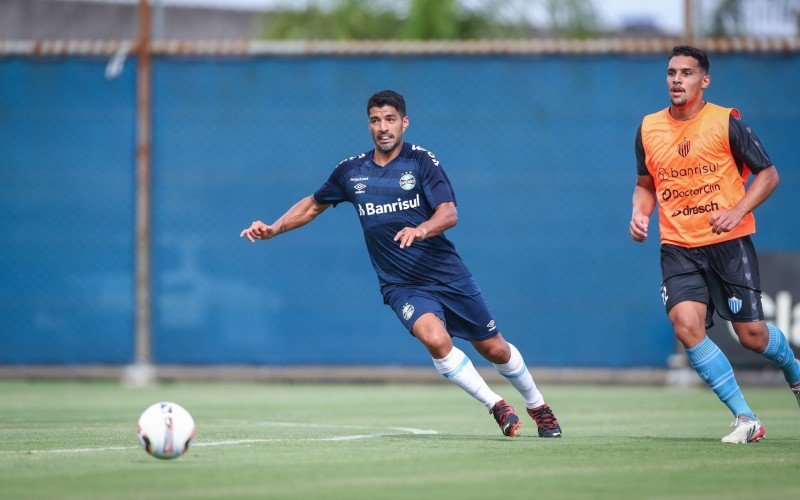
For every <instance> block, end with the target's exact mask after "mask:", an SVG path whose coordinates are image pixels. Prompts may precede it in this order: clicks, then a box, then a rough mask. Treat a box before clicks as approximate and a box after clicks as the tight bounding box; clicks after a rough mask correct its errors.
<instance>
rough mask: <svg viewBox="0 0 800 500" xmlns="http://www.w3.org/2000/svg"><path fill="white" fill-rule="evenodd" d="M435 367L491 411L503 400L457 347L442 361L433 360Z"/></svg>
mask: <svg viewBox="0 0 800 500" xmlns="http://www.w3.org/2000/svg"><path fill="white" fill-rule="evenodd" d="M433 366H435V367H436V370H437V371H438V372H439V373H441V374H442V375H443V376H444V377H445V378H446V379H448V380H450V381H451V382H453V383H454V384H456V385H457V386H459V387H461V388H462V389H464V390H465V391H466V392H467V394H469V395H470V396H472V397H473V398H475V399H477V400H478V401H480V402H481V403H483V406H485V407H486V409H487V410H489V411H491V409H492V407H494V405H495V403H497V402H498V401H500V400H501V399H503V398H501V397H500V396H498V395H497V394H495V393H494V391H492V390H491V389H490V388H489V386H488V385H486V381H485V380H483V377H481V375H480V374H479V373H478V370H476V369H475V367H474V366H473V365H472V361H470V360H469V358H468V357H467V355H466V354H464V351H462V350H461V349H459V348H458V347H456V346H453V350H452V351H450V353H449V354H448V355H447V356H445V357H443V358H442V359H436V358H433Z"/></svg>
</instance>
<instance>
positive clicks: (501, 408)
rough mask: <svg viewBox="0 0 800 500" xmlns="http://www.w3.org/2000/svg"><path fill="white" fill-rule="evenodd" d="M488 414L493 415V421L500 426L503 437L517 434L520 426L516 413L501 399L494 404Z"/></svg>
mask: <svg viewBox="0 0 800 500" xmlns="http://www.w3.org/2000/svg"><path fill="white" fill-rule="evenodd" d="M489 413H491V414H492V415H494V419H495V420H496V421H497V425H499V426H500V430H501V431H503V435H504V436H509V437H513V436H514V435H515V434H516V433H517V429H519V427H520V426H521V425H522V422H520V420H519V416H517V412H516V411H514V407H513V406H511V405H510V404H508V403H506V402H505V401H503V400H502V399H501V400H500V401H498V402H497V403H495V405H494V406H493V407H492V409H491V410H490V411H489Z"/></svg>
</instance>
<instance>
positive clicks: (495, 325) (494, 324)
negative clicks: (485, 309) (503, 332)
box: [486, 320, 497, 332]
mask: <svg viewBox="0 0 800 500" xmlns="http://www.w3.org/2000/svg"><path fill="white" fill-rule="evenodd" d="M486 328H488V329H489V331H490V332H493V331H494V329H495V328H497V323H495V322H494V320H491V321H490V322H489V324H488V325H486Z"/></svg>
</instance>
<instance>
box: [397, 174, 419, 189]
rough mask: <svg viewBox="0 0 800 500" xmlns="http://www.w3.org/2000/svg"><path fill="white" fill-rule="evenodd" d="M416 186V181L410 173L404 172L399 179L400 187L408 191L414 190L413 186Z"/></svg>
mask: <svg viewBox="0 0 800 500" xmlns="http://www.w3.org/2000/svg"><path fill="white" fill-rule="evenodd" d="M416 185H417V179H415V178H414V176H413V175H411V172H406V173H404V174H403V176H402V177H400V187H401V188H403V189H405V190H406V191H408V190H409V189H414V186H416Z"/></svg>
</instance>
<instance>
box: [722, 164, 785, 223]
mask: <svg viewBox="0 0 800 500" xmlns="http://www.w3.org/2000/svg"><path fill="white" fill-rule="evenodd" d="M779 183H780V177H779V176H778V170H777V169H776V168H775V166H774V165H770V166H769V167H767V168H765V169H764V170H761V171H760V172H758V174H756V176H755V179H754V180H753V183H752V184H750V187H749V188H748V189H747V192H746V193H745V194H744V197H742V199H741V200H739V203H737V204H736V205H734V206H733V207H731V208H726V209H722V210H718V211H716V212H714V214H713V215H712V216H711V217H710V218H709V219H708V224H709V225H710V226H711V231H712V232H713V233H714V234H722V233H727V232H728V231H731V230H733V229H734V228H736V226H738V225H739V223H740V222H742V219H743V218H744V216H745V215H747V214H749V213H750V212H752V211H753V210H755V209H756V207H757V206H759V205H761V204H762V203H764V201H766V200H767V198H769V197H770V195H771V194H772V192H773V191H775V188H776V187H778V184H779Z"/></svg>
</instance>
